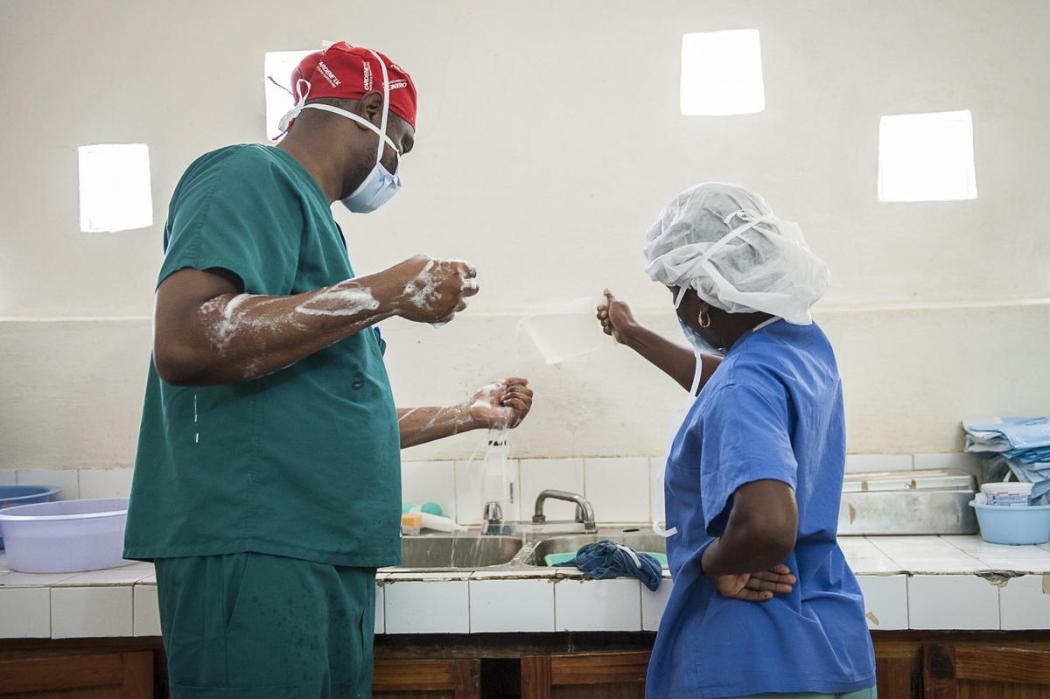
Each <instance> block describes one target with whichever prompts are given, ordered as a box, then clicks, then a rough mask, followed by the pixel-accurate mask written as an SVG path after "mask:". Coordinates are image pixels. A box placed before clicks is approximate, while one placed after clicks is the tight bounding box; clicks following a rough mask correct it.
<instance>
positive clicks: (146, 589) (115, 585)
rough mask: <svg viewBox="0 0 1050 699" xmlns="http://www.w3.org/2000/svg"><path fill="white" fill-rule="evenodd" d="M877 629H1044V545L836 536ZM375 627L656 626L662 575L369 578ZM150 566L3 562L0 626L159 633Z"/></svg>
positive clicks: (9, 634)
mask: <svg viewBox="0 0 1050 699" xmlns="http://www.w3.org/2000/svg"><path fill="white" fill-rule="evenodd" d="M840 543H841V545H842V548H843V550H844V551H845V553H846V557H847V558H848V559H849V562H850V565H851V566H852V567H853V570H854V572H855V573H856V574H857V577H858V579H859V580H860V584H861V587H862V588H863V590H864V595H865V601H866V603H867V612H868V624H869V626H870V628H872V629H875V630H901V629H946V630H948V629H958V630H1004V631H1009V630H1024V629H1050V545H1042V546H997V545H994V544H988V543H985V542H984V541H982V540H981V539H980V538H979V537H976V536H946V537H935V536H923V537H843V538H842V539H840ZM376 586H377V590H376V633H389V634H407V633H508V632H549V631H643V630H644V631H655V630H656V629H657V627H658V626H659V621H660V615H661V614H662V613H663V609H664V606H665V604H666V601H667V596H668V595H669V594H670V591H671V587H672V582H671V580H670V578H669V577H667V573H666V571H665V579H664V581H663V584H662V585H661V586H660V589H659V590H658V591H656V592H649V590H647V589H645V588H644V587H642V585H641V584H640V583H639V582H637V581H636V580H633V579H618V580H589V579H586V578H584V577H583V576H581V575H580V574H579V573H577V572H576V571H574V570H569V569H564V568H559V569H548V568H539V569H528V570H511V571H506V570H501V571H492V570H478V571H466V572H447V573H429V572H427V573H424V572H413V571H410V570H403V569H397V568H391V569H384V570H381V571H380V572H379V574H378V575H377V578H376ZM159 634H160V622H159V617H158V613H157V582H156V577H155V576H154V572H153V566H152V565H150V564H146V563H139V564H135V565H131V566H126V567H124V568H115V569H112V570H104V571H95V572H90V573H71V574H56V575H31V574H27V573H15V572H11V571H8V570H6V567H5V566H4V565H3V559H2V558H0V638H80V637H104V636H157V635H159Z"/></svg>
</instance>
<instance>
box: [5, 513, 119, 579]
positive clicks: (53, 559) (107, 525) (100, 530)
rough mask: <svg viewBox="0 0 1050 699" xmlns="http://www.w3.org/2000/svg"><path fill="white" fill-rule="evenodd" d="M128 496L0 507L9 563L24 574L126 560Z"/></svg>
mask: <svg viewBox="0 0 1050 699" xmlns="http://www.w3.org/2000/svg"><path fill="white" fill-rule="evenodd" d="M127 518H128V499H127V498H112V499H107V500H64V501H59V502H42V503H38V504H35V505H21V506H19V507H9V508H7V509H5V510H2V511H0V532H2V534H3V537H4V544H5V545H6V546H7V564H8V566H10V568H11V570H17V571H20V572H23V573H73V572H77V571H81V570H100V569H102V568H117V567H119V566H125V565H130V564H132V563H134V562H135V561H128V560H125V559H124V557H123V556H122V553H123V551H124V524H125V522H126V521H127Z"/></svg>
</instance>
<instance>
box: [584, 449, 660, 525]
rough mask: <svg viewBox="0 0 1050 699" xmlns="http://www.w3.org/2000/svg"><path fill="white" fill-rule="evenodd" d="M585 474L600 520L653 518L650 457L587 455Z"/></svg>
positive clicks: (596, 514)
mask: <svg viewBox="0 0 1050 699" xmlns="http://www.w3.org/2000/svg"><path fill="white" fill-rule="evenodd" d="M584 474H585V475H584V478H585V483H586V491H587V492H586V495H587V499H588V500H590V501H591V504H592V505H594V515H595V518H596V519H597V520H598V521H600V522H648V521H649V459H647V458H644V457H640V458H638V457H629V458H621V459H584Z"/></svg>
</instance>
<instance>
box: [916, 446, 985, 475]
mask: <svg viewBox="0 0 1050 699" xmlns="http://www.w3.org/2000/svg"><path fill="white" fill-rule="evenodd" d="M914 460H915V470H916V471H921V470H923V469H931V468H939V469H954V470H959V471H966V472H967V473H970V474H972V475H974V476H980V475H981V472H982V469H981V464H982V463H983V462H982V460H981V459H980V457H978V456H977V455H976V454H967V453H964V452H958V451H957V452H952V453H947V454H915V456H914Z"/></svg>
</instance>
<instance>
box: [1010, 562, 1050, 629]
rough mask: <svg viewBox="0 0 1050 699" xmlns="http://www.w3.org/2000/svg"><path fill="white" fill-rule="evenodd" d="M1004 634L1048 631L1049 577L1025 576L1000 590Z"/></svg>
mask: <svg viewBox="0 0 1050 699" xmlns="http://www.w3.org/2000/svg"><path fill="white" fill-rule="evenodd" d="M999 610H1000V612H1001V613H1002V624H1001V626H1002V629H1003V631H1021V630H1023V629H1050V575H1024V576H1022V577H1020V578H1013V579H1011V580H1008V581H1007V582H1006V585H1005V586H1004V587H1001V588H999Z"/></svg>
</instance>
